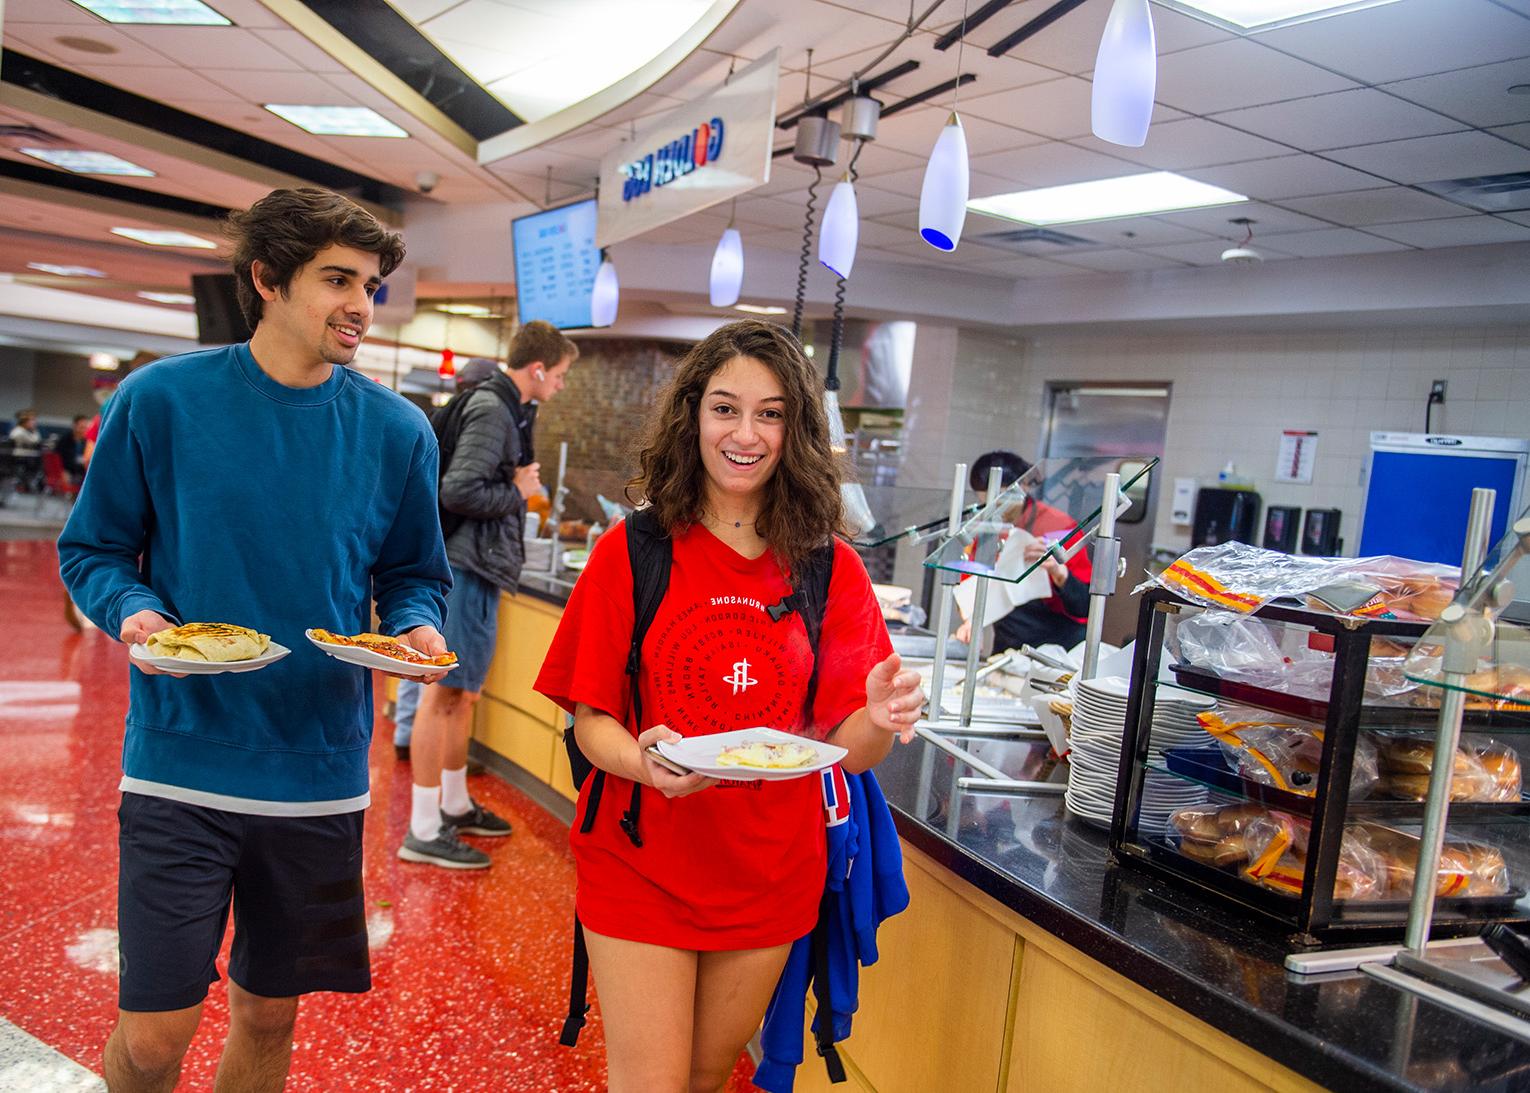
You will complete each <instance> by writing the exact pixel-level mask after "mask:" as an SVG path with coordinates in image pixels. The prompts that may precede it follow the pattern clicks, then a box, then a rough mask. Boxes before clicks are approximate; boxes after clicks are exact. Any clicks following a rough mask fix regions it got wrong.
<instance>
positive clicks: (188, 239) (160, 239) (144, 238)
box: [112, 228, 218, 250]
mask: <svg viewBox="0 0 1530 1093" xmlns="http://www.w3.org/2000/svg"><path fill="white" fill-rule="evenodd" d="M112 234H113V235H120V236H122V237H123V238H124V239H136V240H138V242H140V243H147V244H149V246H151V247H195V248H196V249H197V250H217V249H218V244H216V243H214V242H213V241H212V240H211V239H203V238H202V237H201V236H200V235H191V234H190V233H188V232H177V231H151V230H149V229H148V228H113V229H112Z"/></svg>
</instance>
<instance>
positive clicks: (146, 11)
mask: <svg viewBox="0 0 1530 1093" xmlns="http://www.w3.org/2000/svg"><path fill="white" fill-rule="evenodd" d="M74 2H75V3H76V4H78V5H79V6H80V7H82V8H84V9H85V10H86V11H88V12H90V13H91V14H92V15H99V16H100V17H101V18H102V19H105V20H106V21H107V22H108V23H173V24H176V25H178V26H190V27H226V26H229V25H230V24H229V21H228V20H227V19H225V18H223V16H221V15H219V14H218V13H217V12H215V11H213V9H212V8H210V7H208V6H207V5H206V4H203V3H199V2H198V0H74Z"/></svg>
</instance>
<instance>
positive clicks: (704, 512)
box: [701, 509, 757, 528]
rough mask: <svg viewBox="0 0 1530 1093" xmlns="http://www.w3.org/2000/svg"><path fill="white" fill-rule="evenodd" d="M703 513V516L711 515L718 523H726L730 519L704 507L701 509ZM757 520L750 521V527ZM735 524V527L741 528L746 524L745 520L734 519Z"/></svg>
mask: <svg viewBox="0 0 1530 1093" xmlns="http://www.w3.org/2000/svg"><path fill="white" fill-rule="evenodd" d="M701 514H702V515H703V516H707V517H710V518H711V519H712V520H713V521H714V522H715V523H718V524H726V523H727V522H728V521H726V520H724V519H722V517H720V516H718V515H717V514H716V513H711V512H708V511H707V510H706V509H702V510H701ZM756 522H757V521H754V520H751V521H749V526H750V527H754V525H755V523H756ZM733 526H734V527H735V528H741V527H743V526H744V522H743V521H742V520H735V521H733Z"/></svg>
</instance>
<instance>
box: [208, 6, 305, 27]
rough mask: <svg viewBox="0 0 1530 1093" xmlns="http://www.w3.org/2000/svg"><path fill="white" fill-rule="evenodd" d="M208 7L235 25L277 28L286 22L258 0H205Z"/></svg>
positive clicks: (283, 25)
mask: <svg viewBox="0 0 1530 1093" xmlns="http://www.w3.org/2000/svg"><path fill="white" fill-rule="evenodd" d="M206 2H207V4H208V6H209V7H211V8H212V9H213V10H214V11H216V12H217V13H218V14H219V15H221V16H223V18H225V19H227V20H229V21H230V22H231V23H233V24H234V25H235V26H238V27H245V28H252V27H262V28H268V29H269V28H277V27H285V26H286V25H287V24H286V23H285V22H284V21H283V20H282V18H281V16H279V15H277V14H276V13H275V12H273V11H272V10H271V9H270V8H268V7H266V6H265V5H264V4H262V3H261V2H260V0H206Z"/></svg>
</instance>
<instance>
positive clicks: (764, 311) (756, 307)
mask: <svg viewBox="0 0 1530 1093" xmlns="http://www.w3.org/2000/svg"><path fill="white" fill-rule="evenodd" d="M733 310H734V311H747V312H749V314H751V315H785V314H786V308H784V307H776V306H775V305H774V304H768V305H767V304H734V305H733Z"/></svg>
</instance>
